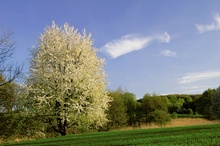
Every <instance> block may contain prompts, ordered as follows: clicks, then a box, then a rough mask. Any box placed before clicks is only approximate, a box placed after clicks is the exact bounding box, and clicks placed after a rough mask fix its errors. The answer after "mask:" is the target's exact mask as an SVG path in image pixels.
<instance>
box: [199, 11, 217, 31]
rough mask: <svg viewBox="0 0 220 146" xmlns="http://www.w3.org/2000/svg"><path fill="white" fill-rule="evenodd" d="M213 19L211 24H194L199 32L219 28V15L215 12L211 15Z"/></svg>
mask: <svg viewBox="0 0 220 146" xmlns="http://www.w3.org/2000/svg"><path fill="white" fill-rule="evenodd" d="M213 19H214V21H213V22H212V23H211V24H207V25H204V24H196V28H197V30H198V32H199V33H204V32H209V31H213V30H220V16H219V14H215V15H214V16H213Z"/></svg>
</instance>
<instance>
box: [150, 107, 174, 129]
mask: <svg viewBox="0 0 220 146" xmlns="http://www.w3.org/2000/svg"><path fill="white" fill-rule="evenodd" d="M147 119H148V122H149V123H151V122H154V123H155V124H156V125H160V126H162V125H165V124H166V122H168V121H170V120H171V119H170V116H169V115H168V113H167V112H166V111H162V110H155V111H154V112H151V113H150V114H149V115H148V117H147Z"/></svg>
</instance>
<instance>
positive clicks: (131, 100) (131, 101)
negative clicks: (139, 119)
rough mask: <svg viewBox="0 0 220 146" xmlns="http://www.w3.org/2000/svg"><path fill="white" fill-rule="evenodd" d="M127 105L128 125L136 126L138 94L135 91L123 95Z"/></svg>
mask: <svg viewBox="0 0 220 146" xmlns="http://www.w3.org/2000/svg"><path fill="white" fill-rule="evenodd" d="M122 98H123V100H124V103H125V106H126V113H127V117H128V125H130V126H132V125H133V126H135V123H136V106H137V101H136V96H135V94H133V93H130V92H125V93H124V94H123V96H122Z"/></svg>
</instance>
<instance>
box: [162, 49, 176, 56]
mask: <svg viewBox="0 0 220 146" xmlns="http://www.w3.org/2000/svg"><path fill="white" fill-rule="evenodd" d="M160 54H161V55H163V56H166V57H176V52H174V51H170V50H163V51H161V52H160Z"/></svg>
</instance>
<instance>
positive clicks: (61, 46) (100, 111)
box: [27, 22, 111, 135]
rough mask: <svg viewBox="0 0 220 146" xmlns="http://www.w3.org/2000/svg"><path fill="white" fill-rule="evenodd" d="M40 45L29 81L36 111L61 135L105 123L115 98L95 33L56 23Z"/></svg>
mask: <svg viewBox="0 0 220 146" xmlns="http://www.w3.org/2000/svg"><path fill="white" fill-rule="evenodd" d="M37 44H38V45H37V47H36V48H33V58H32V59H31V68H30V77H29V79H28V81H27V90H28V96H27V97H28V98H29V100H31V101H32V106H33V107H32V109H33V111H34V113H35V114H36V115H38V116H42V117H44V120H46V121H47V122H48V123H49V124H50V125H51V126H52V128H53V129H54V131H56V132H58V133H60V134H61V135H66V129H67V127H71V126H76V127H77V126H80V125H84V126H87V127H88V126H90V125H93V126H94V125H95V126H96V127H98V126H102V125H103V124H104V123H105V122H106V121H107V119H106V114H105V110H106V109H107V108H108V103H109V101H110V100H111V99H110V97H108V96H107V93H106V91H107V90H106V80H105V78H106V74H105V72H104V69H103V66H104V60H103V59H101V58H99V57H98V56H97V55H96V52H97V49H96V48H94V47H93V46H92V45H93V40H92V39H91V34H89V35H87V34H86V31H85V30H83V32H82V34H81V33H79V32H78V31H77V29H74V27H70V26H68V24H64V26H63V27H59V26H57V25H56V24H55V23H54V22H53V23H52V26H51V27H46V28H45V31H44V34H42V35H41V37H40V39H39V40H38V43H37Z"/></svg>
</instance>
